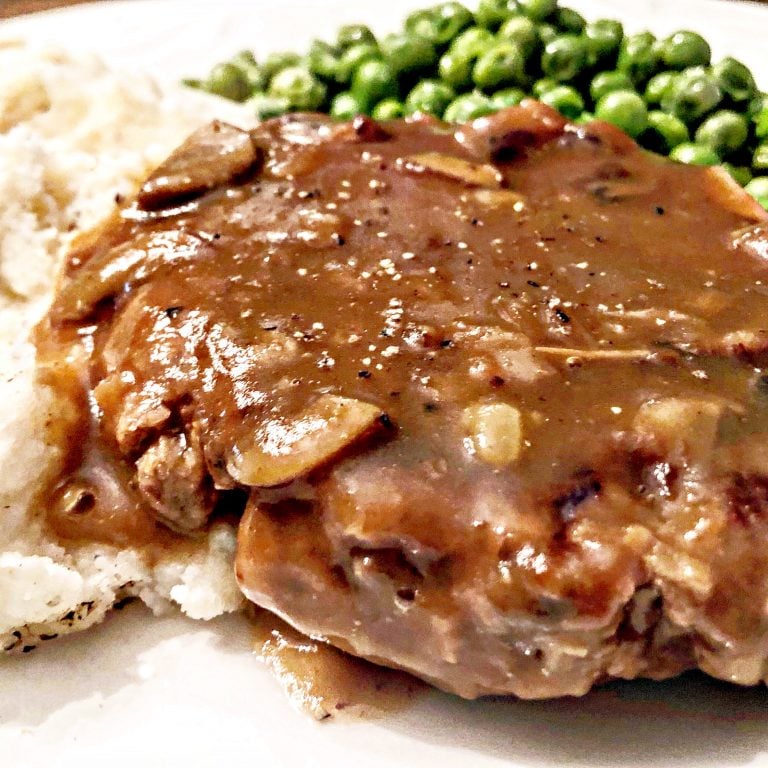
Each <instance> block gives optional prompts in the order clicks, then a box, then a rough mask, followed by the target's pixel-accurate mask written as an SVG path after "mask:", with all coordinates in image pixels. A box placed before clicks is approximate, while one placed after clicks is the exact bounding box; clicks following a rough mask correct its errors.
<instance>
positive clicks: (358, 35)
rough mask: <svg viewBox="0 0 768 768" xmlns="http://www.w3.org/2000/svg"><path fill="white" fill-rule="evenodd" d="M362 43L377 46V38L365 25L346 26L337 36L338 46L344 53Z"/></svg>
mask: <svg viewBox="0 0 768 768" xmlns="http://www.w3.org/2000/svg"><path fill="white" fill-rule="evenodd" d="M360 43H370V44H371V45H376V36H375V35H374V34H373V32H371V30H370V29H369V28H368V27H366V26H365V24H345V25H344V26H343V27H342V28H341V29H340V30H339V33H338V35H337V36H336V45H337V46H338V47H339V48H341V50H342V51H345V50H346V49H347V48H351V47H352V46H353V45H359V44H360Z"/></svg>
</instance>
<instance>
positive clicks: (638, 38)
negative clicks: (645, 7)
mask: <svg viewBox="0 0 768 768" xmlns="http://www.w3.org/2000/svg"><path fill="white" fill-rule="evenodd" d="M659 62H660V56H659V47H658V44H657V41H656V37H655V36H654V35H652V34H651V33H650V32H641V33H640V34H637V35H630V36H629V37H625V38H624V40H623V41H622V43H621V47H620V49H619V58H618V60H617V62H616V69H619V70H621V71H622V72H626V73H627V74H628V75H629V76H630V77H631V78H632V80H634V82H635V83H636V84H638V85H640V84H643V83H646V82H647V81H648V80H649V79H650V78H651V77H652V76H653V75H655V74H656V72H657V70H658V68H659Z"/></svg>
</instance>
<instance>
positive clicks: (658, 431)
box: [634, 397, 725, 460]
mask: <svg viewBox="0 0 768 768" xmlns="http://www.w3.org/2000/svg"><path fill="white" fill-rule="evenodd" d="M724 411H725V405H724V404H723V403H718V402H713V401H711V400H700V399H695V398H691V399H686V398H680V397H667V398H664V399H661V400H652V401H650V402H647V403H644V404H643V405H642V406H641V408H640V410H639V411H638V413H637V416H636V417H635V421H634V428H635V431H636V432H637V433H638V434H639V435H640V437H641V438H643V439H644V440H646V441H648V442H650V443H651V444H652V445H654V446H655V447H657V448H659V449H660V450H662V451H663V452H664V453H668V452H670V451H672V450H674V449H679V450H682V452H683V453H684V454H685V455H686V456H687V457H688V458H690V459H692V460H703V459H706V457H707V456H708V455H709V454H710V452H711V451H712V448H713V447H714V445H715V441H716V440H717V430H718V426H719V424H720V418H721V417H722V415H723V412H724Z"/></svg>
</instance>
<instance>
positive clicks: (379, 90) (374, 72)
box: [350, 59, 397, 111]
mask: <svg viewBox="0 0 768 768" xmlns="http://www.w3.org/2000/svg"><path fill="white" fill-rule="evenodd" d="M350 91H351V92H352V93H353V94H354V96H355V97H356V98H357V100H358V101H359V102H360V103H361V104H362V105H363V106H364V107H365V109H366V111H368V109H369V108H370V107H372V106H373V105H374V104H375V103H376V102H378V101H381V100H382V99H386V98H388V97H390V96H397V74H396V72H395V71H394V70H393V69H392V67H391V66H390V65H389V64H387V63H386V62H385V61H376V60H375V59H369V60H368V61H364V62H363V63H362V64H361V65H360V66H359V67H358V68H357V70H356V71H355V74H354V75H353V76H352V86H351V88H350Z"/></svg>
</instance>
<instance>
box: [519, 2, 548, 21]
mask: <svg viewBox="0 0 768 768" xmlns="http://www.w3.org/2000/svg"><path fill="white" fill-rule="evenodd" d="M517 7H518V8H519V9H520V10H521V11H522V13H523V15H524V16H527V17H528V18H529V19H533V20H534V21H544V19H546V18H549V17H550V16H551V15H552V14H553V13H554V12H555V11H556V10H557V0H517Z"/></svg>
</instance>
